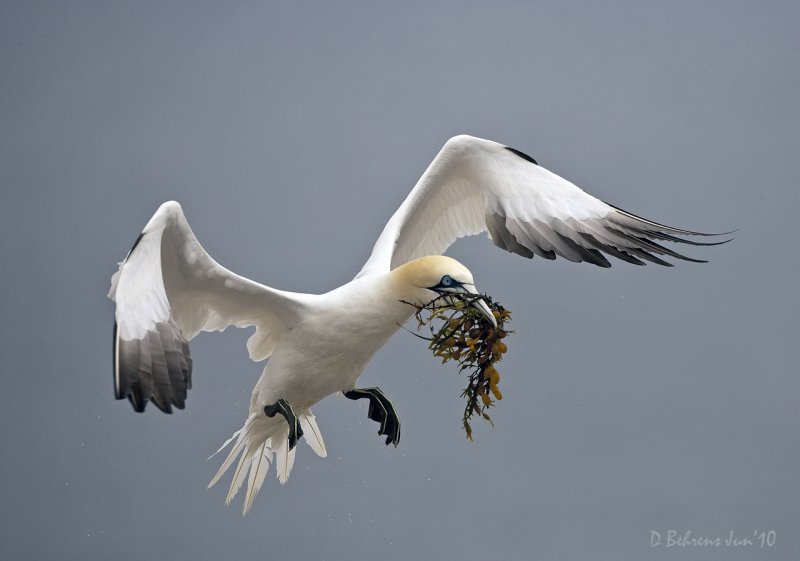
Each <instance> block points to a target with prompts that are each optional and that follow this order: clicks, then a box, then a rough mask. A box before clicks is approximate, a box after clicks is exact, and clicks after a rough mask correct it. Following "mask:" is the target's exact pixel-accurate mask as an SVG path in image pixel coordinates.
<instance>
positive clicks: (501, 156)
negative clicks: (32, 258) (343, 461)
mask: <svg viewBox="0 0 800 561" xmlns="http://www.w3.org/2000/svg"><path fill="white" fill-rule="evenodd" d="M481 231H488V232H489V233H490V236H491V239H492V241H493V242H494V244H495V245H497V246H499V247H501V248H503V249H506V250H508V251H510V252H514V253H518V254H520V255H523V256H525V257H529V258H530V257H533V256H534V255H539V256H541V257H544V258H547V259H554V258H555V257H556V256H561V257H563V258H566V259H569V260H571V261H588V262H590V263H593V264H595V265H599V266H602V267H607V266H610V263H609V262H608V261H607V260H606V258H605V257H604V256H603V253H605V254H608V255H613V256H615V257H617V258H620V259H622V260H624V261H628V262H632V263H636V264H644V261H651V262H655V263H658V264H662V265H668V263H667V262H665V261H663V260H662V259H660V258H659V257H657V255H669V256H671V257H676V258H679V259H687V260H690V261H694V259H689V258H686V257H684V256H682V255H680V254H678V253H676V252H674V251H672V250H670V249H667V248H665V247H663V246H661V245H659V244H657V243H656V242H655V241H653V240H654V239H658V240H668V241H673V242H683V243H691V244H693V245H712V244H702V243H699V242H688V241H687V240H683V239H682V238H680V237H678V236H686V235H704V234H699V233H697V232H689V231H686V230H680V229H676V228H671V227H668V226H664V225H661V224H657V223H655V222H652V221H649V220H645V219H642V218H639V217H637V216H635V215H632V214H630V213H627V212H625V211H622V210H620V209H617V208H616V207H613V206H611V205H608V204H606V203H604V202H602V201H600V200H599V199H596V198H594V197H592V196H590V195H588V194H586V193H585V192H583V191H582V190H580V189H579V188H578V187H576V186H575V185H573V184H572V183H569V182H568V181H566V180H564V179H562V178H560V177H558V176H557V175H555V174H553V173H551V172H549V171H547V170H545V169H544V168H541V167H540V166H538V164H536V162H535V161H534V160H533V159H532V158H530V157H529V156H526V155H525V154H523V153H521V152H519V151H517V150H514V149H511V148H507V147H505V146H503V145H501V144H498V143H495V142H492V141H488V140H482V139H477V138H473V137H468V136H459V137H454V138H453V139H451V140H450V141H448V142H447V144H445V146H444V148H443V149H442V151H441V152H440V153H439V155H438V156H437V157H436V159H434V161H433V162H432V163H431V165H430V166H429V168H428V169H427V170H426V172H425V173H424V174H423V176H422V178H421V179H420V181H419V183H418V184H417V186H416V187H415V188H414V189H413V190H412V192H411V194H410V195H409V196H408V198H407V199H406V201H405V202H404V203H403V204H402V205H401V207H400V209H398V211H397V212H396V213H395V215H394V216H393V217H392V218H391V220H390V221H389V222H388V223H387V225H386V228H385V229H384V231H383V233H382V234H381V236H380V237H379V238H378V241H377V242H376V244H375V247H374V249H373V252H372V255H371V257H370V259H369V260H368V261H367V263H366V264H365V265H364V267H363V268H362V270H361V271H360V272H359V273H358V275H357V276H356V278H355V279H354V280H352V281H351V282H349V283H347V284H345V285H343V286H341V287H339V288H336V289H334V290H332V291H330V292H327V293H325V294H319V295H313V294H300V293H293V292H286V291H281V290H276V289H273V288H269V287H267V286H264V285H261V284H259V283H256V282H253V281H250V280H248V279H245V278H243V277H240V276H238V275H235V274H234V273H232V272H230V271H228V270H227V269H225V268H223V267H221V266H220V265H219V264H217V263H216V262H215V261H214V260H213V259H212V258H211V257H210V256H209V255H208V254H207V253H206V252H205V251H204V250H203V248H202V247H201V246H200V244H199V242H198V241H197V239H196V238H195V236H194V234H193V233H192V231H191V229H190V228H189V225H188V223H187V222H186V219H185V217H184V215H183V212H182V210H181V207H180V205H178V203H175V202H168V203H164V204H163V205H162V206H161V207H160V208H159V210H158V211H157V212H156V214H155V215H154V216H153V218H152V219H151V220H150V222H148V224H147V225H146V226H145V228H144V230H143V231H142V234H141V236H140V237H139V239H137V241H136V244H134V247H133V248H132V249H131V251H130V252H129V254H128V256H127V257H126V259H125V261H123V262H122V263H120V268H119V271H118V272H117V273H116V274H115V275H114V277H113V279H112V287H111V291H110V292H109V296H110V297H111V298H112V299H114V300H115V301H116V304H117V309H116V325H115V345H114V360H115V368H114V374H115V389H116V397H117V398H118V399H123V398H128V399H129V400H130V401H131V403H132V404H133V406H134V408H135V409H136V410H137V411H143V410H144V408H145V405H146V404H147V402H148V401H152V402H154V403H155V405H156V406H158V407H159V408H160V409H162V410H163V411H165V412H171V410H172V406H176V407H178V408H183V407H184V405H185V399H186V395H187V394H186V392H187V390H188V389H189V388H190V387H191V372H192V364H191V358H190V357H189V347H188V341H189V340H191V339H192V338H193V337H194V336H195V335H196V334H197V333H198V332H199V331H218V330H222V329H225V328H226V327H228V326H230V325H235V326H237V327H248V326H254V327H255V328H256V329H255V332H254V333H253V335H252V336H251V337H250V339H249V340H248V342H247V349H248V352H249V354H250V357H251V358H252V359H253V360H255V361H261V360H264V359H267V358H269V362H268V363H267V365H266V367H265V369H264V371H263V373H262V375H261V378H260V379H259V381H258V383H257V384H256V386H255V388H254V389H253V394H252V398H251V401H250V408H249V412H248V417H247V421H246V423H245V425H244V427H242V429H240V430H239V431H237V433H235V434H234V437H233V438H232V439H231V440H229V441H228V443H226V445H227V444H229V443H231V442H232V443H233V447H232V449H231V451H230V453H229V455H228V457H227V459H226V460H225V461H224V462H223V464H222V466H221V468H220V470H219V472H218V473H217V475H216V476H215V477H214V479H213V480H212V483H211V484H214V483H215V482H216V481H217V480H218V479H219V478H220V477H221V476H222V474H223V473H225V472H226V470H228V469H229V468H231V466H233V465H234V463H235V462H236V460H237V459H238V460H239V461H238V463H237V464H236V470H235V472H234V475H233V480H232V483H231V487H230V490H229V493H228V501H230V500H231V499H232V498H233V496H234V495H235V494H236V492H237V490H238V489H239V488H240V487H241V485H242V484H243V483H244V481H245V480H247V481H248V486H247V489H248V490H247V496H246V498H245V505H244V510H245V512H246V511H247V510H248V509H249V508H250V506H251V504H252V501H253V498H254V496H255V494H256V493H257V492H258V489H259V488H260V487H261V484H262V483H263V481H264V477H265V476H266V473H267V470H268V466H269V464H270V461H271V460H272V459H273V455H274V456H275V457H276V459H275V461H276V463H277V473H278V477H279V479H280V480H281V481H282V482H284V481H286V478H287V477H288V475H289V471H290V470H291V467H292V463H293V461H294V453H295V450H294V448H293V447H294V442H295V441H296V439H297V438H298V437H300V436H301V435H302V436H304V438H305V440H306V441H307V442H308V443H309V445H311V447H312V448H313V449H314V451H315V452H317V453H318V454H319V455H322V456H324V455H325V454H326V450H325V445H324V443H323V441H322V437H321V435H320V433H319V429H318V427H317V425H316V421H315V420H314V416H313V415H312V414H311V411H310V408H311V407H312V406H313V405H314V404H315V403H317V402H318V401H320V400H321V399H323V398H325V397H326V396H328V395H331V394H334V393H337V392H342V393H343V394H344V395H345V396H347V397H349V398H350V399H359V398H365V397H366V398H369V399H370V418H372V419H374V420H376V421H379V422H380V423H381V432H380V434H384V435H387V441H386V442H387V444H388V443H390V442H392V443H394V444H395V445H396V444H397V442H398V440H399V437H400V429H399V421H398V419H397V415H396V413H395V412H394V406H393V405H392V403H391V402H390V401H389V400H388V398H386V396H385V395H383V393H382V392H381V391H380V390H379V389H377V388H370V389H359V388H357V387H356V384H357V381H358V378H359V376H360V375H361V373H362V372H363V371H364V369H365V368H366V366H367V364H368V363H369V361H370V360H371V359H372V357H373V356H374V355H375V353H376V352H377V351H378V350H379V349H380V348H381V347H382V346H383V345H384V344H385V343H386V342H387V341H388V340H389V338H390V337H391V336H392V335H393V334H394V333H395V332H396V331H397V330H398V329H399V327H400V326H401V325H402V324H403V323H405V322H406V321H407V320H408V318H409V317H410V316H411V315H412V313H413V312H414V307H413V306H412V305H410V304H409V303H411V304H425V303H427V302H429V301H430V300H432V299H433V298H435V297H437V296H438V295H443V294H448V293H471V294H477V291H476V289H475V286H474V282H473V279H472V274H471V273H470V271H469V270H468V269H467V268H466V267H464V266H463V265H462V264H460V263H458V262H457V261H455V260H453V259H451V258H448V257H444V256H441V255H440V254H441V253H442V252H443V251H444V250H446V249H447V247H448V246H449V245H451V244H452V243H453V242H454V241H455V240H456V239H457V238H459V237H462V236H465V235H471V234H476V233H480V232H481ZM473 305H475V307H477V308H478V309H479V310H480V311H481V312H482V313H484V314H485V315H486V316H487V317H488V318H489V319H491V321H494V318H493V317H492V315H491V312H490V311H489V309H488V308H487V307H486V304H485V303H483V301H482V300H480V299H477V300H476V301H475V303H474V304H473ZM223 447H224V446H223Z"/></svg>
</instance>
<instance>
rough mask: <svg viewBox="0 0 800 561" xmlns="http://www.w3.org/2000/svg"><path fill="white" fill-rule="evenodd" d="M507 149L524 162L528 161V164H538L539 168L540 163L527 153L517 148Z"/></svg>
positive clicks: (508, 147) (507, 147)
mask: <svg viewBox="0 0 800 561" xmlns="http://www.w3.org/2000/svg"><path fill="white" fill-rule="evenodd" d="M505 149H506V150H508V151H509V152H513V153H514V154H516V155H517V156H519V157H520V158H522V159H523V160H526V161H528V162H530V163H532V164H536V165H537V166H538V165H539V162H537V161H536V160H534V159H533V158H531V157H530V156H528V155H527V154H526V153H525V152H522V151H520V150H517V149H516V148H511V147H510V146H506V147H505Z"/></svg>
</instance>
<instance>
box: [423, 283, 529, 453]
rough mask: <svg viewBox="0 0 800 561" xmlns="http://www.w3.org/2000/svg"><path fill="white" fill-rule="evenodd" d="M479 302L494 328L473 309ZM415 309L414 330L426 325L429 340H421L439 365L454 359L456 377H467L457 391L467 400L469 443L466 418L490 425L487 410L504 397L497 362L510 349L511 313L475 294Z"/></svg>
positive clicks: (450, 297) (440, 300)
mask: <svg viewBox="0 0 800 561" xmlns="http://www.w3.org/2000/svg"><path fill="white" fill-rule="evenodd" d="M478 298H480V299H482V300H483V301H484V302H486V304H487V305H488V306H489V309H491V310H492V314H493V315H494V317H495V320H496V321H497V328H495V327H494V326H493V325H492V323H491V321H489V319H487V318H486V317H485V316H484V315H483V314H482V313H481V312H480V311H479V310H478V309H477V308H475V307H474V306H473V305H472V303H473V302H474V301H475V300H476V299H478ZM414 307H415V308H416V309H417V311H416V313H415V317H416V318H417V322H418V326H417V330H418V331H419V330H421V329H422V328H423V327H427V328H428V330H429V331H430V337H426V336H422V335H420V337H422V338H423V339H425V340H427V341H428V348H429V349H431V351H433V355H434V356H436V357H439V358H441V359H442V363H445V362H449V361H455V362H456V363H457V364H458V370H459V373H461V374H465V375H466V376H467V387H466V388H464V391H463V392H462V393H461V397H463V398H464V399H465V400H466V406H465V407H464V415H463V417H462V419H461V422H462V426H463V427H464V431H465V432H466V434H467V438H468V439H469V440H472V426H471V424H470V420H471V419H472V418H473V417H475V416H479V417H482V418H484V419H486V420H487V421H489V422H490V423H492V419H491V417H490V416H489V414H488V413H487V411H488V409H489V408H490V407H492V406H494V404H495V403H496V402H497V401H500V400H501V399H503V394H502V393H501V391H500V388H499V387H498V383H499V382H500V374H499V372H498V371H497V367H496V364H497V363H498V362H500V360H501V359H502V358H503V355H504V354H505V352H506V351H507V350H508V347H507V346H506V344H505V342H504V341H503V340H504V339H505V338H506V337H507V336H508V335H509V333H513V332H512V331H509V330H508V328H507V327H506V324H507V323H508V322H509V321H510V319H511V312H510V311H508V310H507V309H505V308H504V307H503V306H501V305H500V303H498V302H494V301H493V300H492V299H491V298H490V297H488V296H486V295H476V294H454V295H448V296H446V297H444V296H442V297H439V298H436V299H435V300H432V301H431V302H429V303H428V304H426V305H424V306H416V305H415V306H414ZM492 426H494V423H492Z"/></svg>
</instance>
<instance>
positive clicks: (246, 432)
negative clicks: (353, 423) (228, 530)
mask: <svg viewBox="0 0 800 561" xmlns="http://www.w3.org/2000/svg"><path fill="white" fill-rule="evenodd" d="M298 417H299V421H300V426H301V428H302V429H303V433H304V438H305V439H306V442H307V443H308V445H309V446H310V447H311V449H312V450H314V452H316V453H317V455H319V456H321V457H323V458H324V457H325V456H327V451H326V449H325V443H324V441H323V440H322V434H321V433H320V430H319V427H318V426H317V421H316V420H315V418H314V415H313V414H312V413H311V411H310V410H309V411H304V412H303V413H302V414H300V415H299V416H298ZM288 436H289V427H288V425H287V424H286V422H285V421H284V420H283V419H277V418H268V417H266V416H264V415H252V416H251V417H249V418H248V419H247V421H246V422H245V424H244V426H243V427H242V428H241V429H239V430H238V431H236V432H235V433H233V436H231V437H230V438H229V439H228V440H227V441H226V442H225V444H223V445H222V446H221V447H220V449H219V450H217V451H216V452H215V453H214V454H213V455H212V456H211V457H212V458H213V457H214V456H216V455H217V454H219V453H220V452H221V451H222V450H224V449H225V447H227V446H228V445H229V444H230V443H231V442H234V441H235V442H234V444H233V447H232V448H231V451H230V452H229V453H228V455H227V457H226V458H225V461H224V462H223V463H222V465H221V466H220V468H219V470H218V471H217V473H216V474H215V475H214V478H213V479H212V480H211V482H210V483H209V484H208V486H209V487H211V486H213V485H214V484H215V483H217V481H219V480H220V478H221V477H222V476H223V475H224V474H225V473H226V472H227V471H228V470H229V469H230V467H231V466H232V465H233V462H234V461H235V460H236V459H237V458H238V459H239V462H238V464H237V466H236V470H235V472H234V474H233V478H232V479H231V485H230V487H229V488H228V494H227V496H226V497H225V504H230V503H231V501H232V500H233V498H234V497H235V496H236V494H237V493H238V492H239V489H241V487H242V485H243V484H244V481H245V479H246V480H247V492H246V494H245V500H244V507H243V509H242V515H245V514H247V512H248V511H249V510H250V508H251V507H252V505H253V501H254V500H255V497H256V495H257V494H258V491H259V490H260V489H261V486H262V485H263V483H264V480H265V478H266V476H267V473H268V472H269V466H270V464H271V463H272V462H273V454H274V462H275V468H276V472H277V473H276V475H277V476H278V480H279V481H280V482H281V483H286V481H287V480H288V479H289V474H290V473H291V471H292V466H293V465H294V459H295V451H296V448H293V449H292V450H289V442H288Z"/></svg>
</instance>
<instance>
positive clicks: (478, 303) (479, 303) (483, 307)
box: [464, 286, 497, 329]
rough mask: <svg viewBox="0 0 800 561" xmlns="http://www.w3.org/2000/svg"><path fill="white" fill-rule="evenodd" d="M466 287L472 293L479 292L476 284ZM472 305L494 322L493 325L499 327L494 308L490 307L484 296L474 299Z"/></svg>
mask: <svg viewBox="0 0 800 561" xmlns="http://www.w3.org/2000/svg"><path fill="white" fill-rule="evenodd" d="M464 288H465V289H466V291H467V292H469V293H470V294H478V291H477V290H475V287H474V286H464ZM472 307H473V308H475V309H477V310H478V311H479V312H480V313H482V314H483V315H484V316H485V317H486V319H488V320H489V321H491V322H492V326H493V327H494V328H495V329H497V320H496V319H495V317H494V314H493V313H492V310H491V309H490V308H489V306H488V305H487V304H486V302H484V301H483V298H477V299H476V300H475V301H473V302H472Z"/></svg>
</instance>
